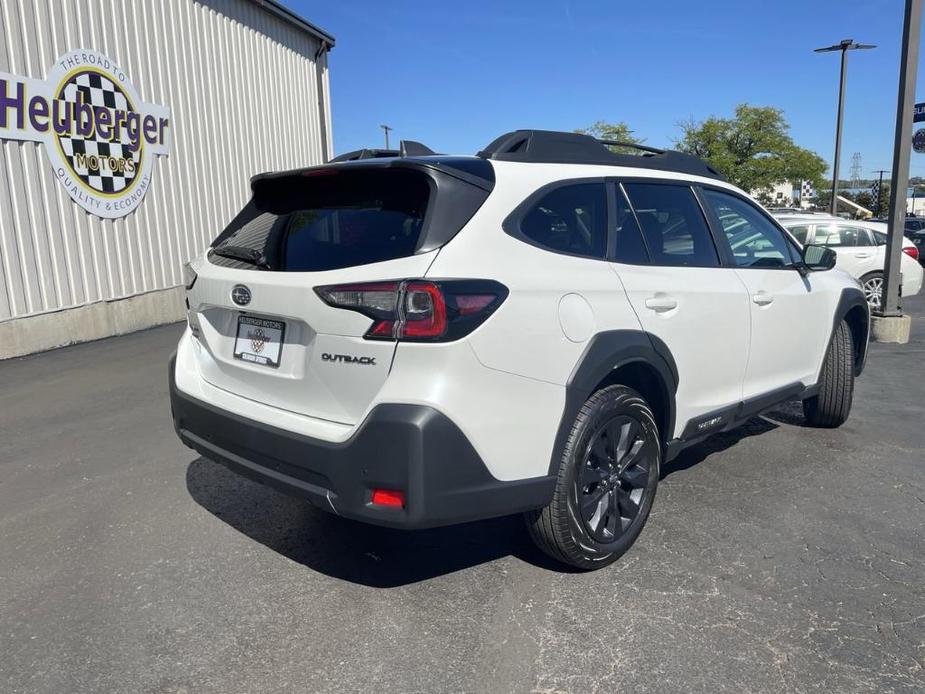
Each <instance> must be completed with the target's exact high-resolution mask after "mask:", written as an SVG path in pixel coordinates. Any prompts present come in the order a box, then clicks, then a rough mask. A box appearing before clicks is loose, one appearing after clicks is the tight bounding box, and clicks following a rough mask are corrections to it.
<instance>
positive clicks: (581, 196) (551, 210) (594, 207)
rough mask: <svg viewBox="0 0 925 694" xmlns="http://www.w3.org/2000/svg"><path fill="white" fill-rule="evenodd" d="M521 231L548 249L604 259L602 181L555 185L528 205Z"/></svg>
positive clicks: (605, 224)
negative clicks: (555, 186)
mask: <svg viewBox="0 0 925 694" xmlns="http://www.w3.org/2000/svg"><path fill="white" fill-rule="evenodd" d="M520 233H521V234H523V235H524V236H525V237H526V238H527V239H529V240H530V241H531V242H533V243H534V244H536V245H537V246H541V247H542V248H546V249H548V250H551V251H556V252H558V253H567V254H570V255H583V256H589V257H592V258H603V257H604V256H605V254H606V252H607V193H606V189H605V188H604V184H603V182H600V183H598V182H594V183H575V184H571V185H564V186H560V187H558V188H554V189H553V190H551V191H549V192H548V193H546V194H545V195H543V196H542V197H541V198H540V199H539V200H538V201H537V202H535V203H534V204H533V205H531V206H530V208H529V209H528V210H527V211H526V213H525V214H524V215H523V216H522V217H521V220H520Z"/></svg>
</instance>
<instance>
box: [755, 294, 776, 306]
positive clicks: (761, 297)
mask: <svg viewBox="0 0 925 694" xmlns="http://www.w3.org/2000/svg"><path fill="white" fill-rule="evenodd" d="M752 301H754V302H755V303H756V304H758V305H759V306H767V305H768V304H770V303H771V302H773V301H774V297H773V296H771V295H770V294H768V293H767V292H758V293H757V294H752Z"/></svg>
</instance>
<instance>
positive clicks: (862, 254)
mask: <svg viewBox="0 0 925 694" xmlns="http://www.w3.org/2000/svg"><path fill="white" fill-rule="evenodd" d="M871 255H873V254H872V253H855V254H854V257H855V258H870V256H871Z"/></svg>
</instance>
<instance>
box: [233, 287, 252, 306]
mask: <svg viewBox="0 0 925 694" xmlns="http://www.w3.org/2000/svg"><path fill="white" fill-rule="evenodd" d="M231 300H232V301H233V302H235V303H236V304H237V305H238V306H247V305H248V304H249V303H250V302H251V290H250V289H248V288H247V287H245V286H244V285H243V284H236V285H234V289H232V290H231Z"/></svg>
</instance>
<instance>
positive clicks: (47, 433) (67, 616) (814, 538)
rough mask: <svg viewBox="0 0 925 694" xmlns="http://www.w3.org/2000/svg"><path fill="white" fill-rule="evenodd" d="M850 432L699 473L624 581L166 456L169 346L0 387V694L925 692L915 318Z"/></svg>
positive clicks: (722, 457) (795, 434)
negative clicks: (334, 510)
mask: <svg viewBox="0 0 925 694" xmlns="http://www.w3.org/2000/svg"><path fill="white" fill-rule="evenodd" d="M906 308H907V309H908V310H909V312H910V313H912V314H913V315H914V316H915V317H916V322H915V324H914V328H913V329H914V340H913V342H912V343H910V344H908V345H904V346H894V345H873V346H872V352H871V355H870V359H869V362H868V369H867V371H866V372H865V374H864V376H863V378H862V379H861V380H860V381H859V382H858V386H857V391H856V395H855V405H854V411H853V413H852V416H851V419H850V420H849V422H848V423H847V424H846V425H845V426H844V427H843V428H841V429H839V430H834V431H820V430H811V429H807V428H804V427H802V426H801V416H800V414H799V412H800V411H799V407H798V406H797V405H788V406H786V407H782V408H780V409H779V410H777V411H776V412H774V413H772V414H771V415H770V416H768V417H765V418H761V419H754V420H752V421H751V422H749V424H748V425H747V426H746V427H744V428H742V429H739V430H737V431H735V432H731V433H728V434H724V435H722V436H720V437H716V438H714V439H712V440H710V441H708V442H706V443H704V444H702V445H700V446H698V447H696V448H694V449H691V450H689V451H687V452H685V453H684V454H683V455H682V456H681V457H680V458H679V459H678V460H676V461H675V462H674V463H672V464H671V466H670V467H668V468H667V469H666V470H664V479H663V480H662V484H661V487H660V489H659V492H658V498H657V499H656V503H655V509H654V511H653V514H652V517H651V519H650V521H649V523H648V526H647V528H646V529H645V530H644V532H643V534H642V536H641V538H640V540H639V542H638V543H637V545H636V546H635V547H634V548H633V549H632V550H631V551H630V552H629V553H628V554H627V555H626V556H625V557H624V558H623V559H622V560H621V561H620V562H619V563H618V564H616V565H615V566H613V567H612V568H609V569H605V570H603V571H599V572H596V573H590V574H580V573H571V572H567V571H563V570H562V569H561V568H559V567H557V566H555V565H553V564H551V563H550V562H549V561H547V560H546V559H545V558H544V557H543V556H542V555H541V554H540V553H539V552H538V551H537V550H535V549H533V547H532V545H531V544H530V542H529V539H528V538H527V537H526V535H525V533H524V532H523V530H522V527H521V521H520V519H519V518H516V517H515V518H503V519H498V520H493V521H487V522H481V523H475V524H470V525H467V526H460V527H452V528H445V529H438V530H431V531H420V532H414V533H408V532H401V531H388V530H383V529H378V528H372V527H368V526H364V525H360V524H356V523H352V522H348V521H344V520H341V519H338V518H336V517H332V516H330V515H327V514H325V513H323V512H321V511H316V510H314V509H312V508H310V507H308V506H306V505H304V504H303V503H301V502H299V501H297V500H294V499H291V498H288V497H286V496H282V495H280V494H278V493H277V492H274V491H272V490H270V489H267V488H264V487H261V486H259V485H257V484H254V483H252V482H249V481H246V480H244V479H241V478H238V477H237V476H235V475H233V474H231V473H230V472H227V471H226V470H225V469H223V468H222V467H220V466H218V465H216V464H214V463H211V462H209V461H207V460H204V459H202V458H200V457H198V455H196V454H195V453H193V452H192V451H190V450H189V449H186V448H184V447H183V446H182V445H181V444H180V443H179V442H178V440H177V439H176V437H175V436H174V433H173V429H172V426H171V422H170V417H169V410H168V403H167V374H166V360H167V357H168V355H169V353H170V352H171V350H172V349H173V346H174V344H175V342H176V339H177V337H178V335H179V333H180V326H168V327H164V328H157V329H153V330H149V331H145V332H142V333H136V334H134V335H129V336H125V337H119V338H113V339H109V340H105V341H102V342H96V343H91V344H85V345H79V346H75V347H69V348H66V349H61V350H57V351H55V352H50V353H46V354H41V355H36V356H32V357H26V358H22V359H16V360H12V361H7V362H2V363H0V691H2V692H10V693H12V692H190V693H193V692H196V693H199V692H222V693H228V692H264V691H267V692H277V691H302V692H340V691H366V690H373V689H378V690H384V691H395V692H443V691H448V692H470V691H472V692H480V691H481V692H579V691H580V692H596V691H601V692H616V691H636V692H645V691H688V692H689V691H710V692H716V691H735V692H738V691H753V692H759V691H768V692H772V691H773V692H777V691H801V692H812V691H826V692H829V691H843V692H844V691H864V692H867V691H875V690H876V691H922V690H925V669H923V668H925V437H923V422H925V405H923V396H925V385H923V384H925V299H923V298H922V297H918V298H916V299H914V300H909V301H908V302H907V306H906Z"/></svg>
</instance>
